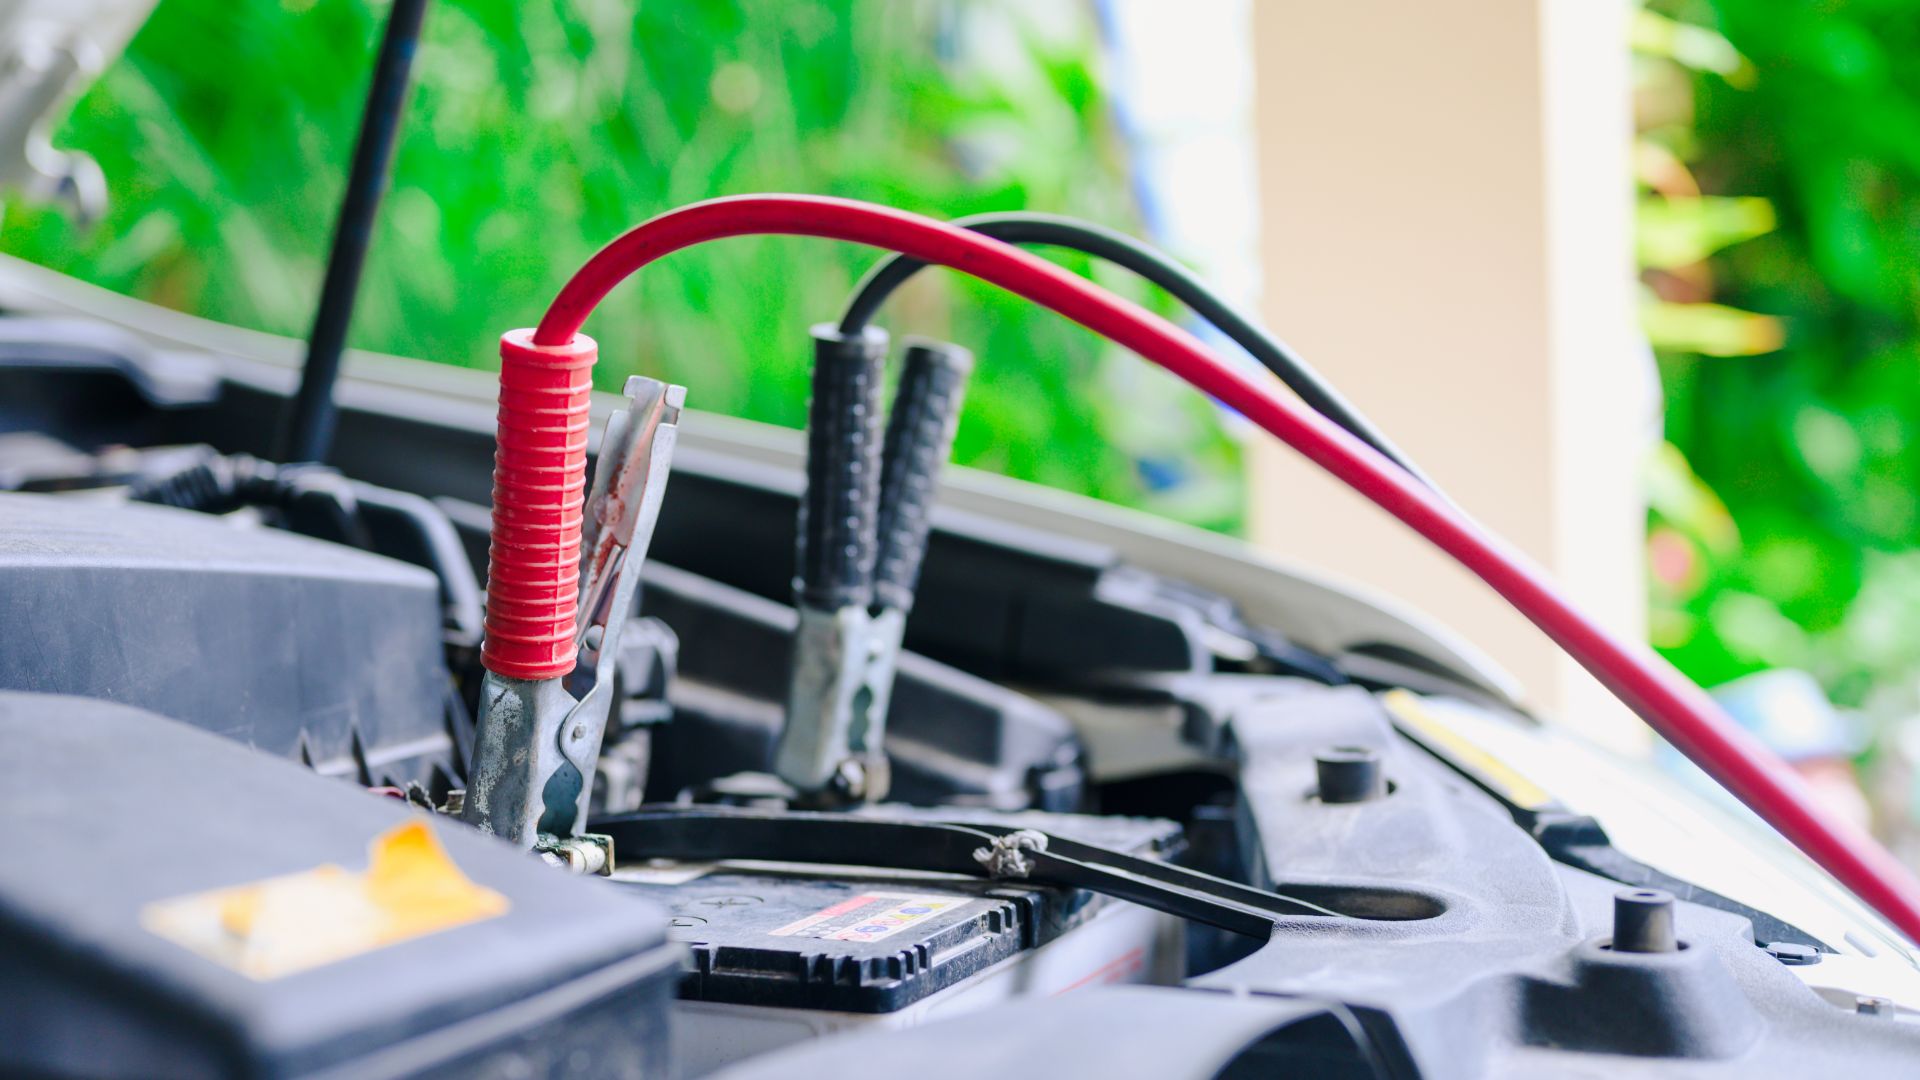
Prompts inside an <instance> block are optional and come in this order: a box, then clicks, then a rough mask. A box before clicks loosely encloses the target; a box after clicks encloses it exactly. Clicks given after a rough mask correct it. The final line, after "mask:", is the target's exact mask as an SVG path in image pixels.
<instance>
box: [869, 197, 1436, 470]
mask: <svg viewBox="0 0 1920 1080" xmlns="http://www.w3.org/2000/svg"><path fill="white" fill-rule="evenodd" d="M951 224H954V225H958V226H960V227H962V228H966V229H971V230H973V231H974V232H977V233H979V234H980V235H982V236H991V237H993V238H994V239H995V240H1002V241H1005V242H1006V243H1009V244H1022V245H1027V246H1033V245H1040V246H1044V247H1057V248H1066V249H1067V250H1069V251H1078V252H1080V253H1082V254H1084V255H1091V256H1093V257H1094V258H1096V259H1100V260H1102V261H1104V262H1109V263H1112V264H1113V265H1115V266H1118V267H1120V268H1122V269H1124V270H1130V271H1132V272H1133V273H1135V274H1138V275H1139V276H1140V277H1141V278H1142V279H1144V280H1146V281H1147V282H1148V283H1149V284H1152V285H1155V286H1158V287H1159V288H1160V289H1162V290H1164V291H1165V292H1166V293H1167V295H1169V296H1171V297H1173V298H1174V299H1175V300H1178V301H1180V302H1181V303H1182V304H1185V305H1186V306H1187V307H1188V308H1189V309H1190V310H1192V312H1193V313H1194V314H1195V315H1198V316H1199V317H1200V318H1202V319H1204V320H1205V321H1206V322H1208V323H1209V324H1211V325H1212V326H1213V328H1214V329H1216V330H1218V331H1220V333H1222V334H1224V335H1225V336H1226V337H1227V338H1228V340H1230V341H1232V342H1233V343H1234V344H1235V345H1238V346H1240V347H1241V348H1242V349H1245V350H1246V352H1247V355H1249V356H1251V357H1253V358H1254V360H1256V361H1258V362H1259V364H1260V366H1261V367H1264V368H1266V369H1267V370H1268V371H1271V372H1273V373H1274V375H1275V376H1277V377H1278V378H1279V379H1280V381H1281V382H1283V383H1286V384H1287V388H1288V389H1289V390H1292V391H1293V392H1294V393H1295V394H1298V395H1299V396H1300V400H1302V401H1304V402H1306V403H1307V406H1308V407H1309V408H1311V409H1312V410H1313V411H1314V412H1317V413H1319V414H1320V415H1321V416H1324V417H1326V418H1327V419H1329V420H1331V421H1333V422H1334V423H1336V424H1339V425H1340V426H1341V427H1343V428H1346V429H1347V430H1348V431H1349V432H1351V433H1352V434H1353V435H1354V437H1355V438H1358V439H1359V440H1360V441H1361V442H1364V443H1366V444H1367V445H1368V446H1371V447H1373V448H1374V449H1375V450H1378V451H1379V452H1380V453H1381V454H1383V455H1384V456H1385V457H1386V458H1387V460H1389V461H1391V462H1393V463H1394V464H1395V465H1398V466H1400V467H1401V468H1403V469H1405V470H1407V471H1408V472H1410V473H1412V474H1413V475H1414V476H1415V477H1417V478H1418V479H1419V480H1420V482H1421V483H1423V484H1425V485H1427V486H1428V487H1430V488H1433V489H1434V490H1436V491H1438V490H1439V486H1438V485H1436V484H1435V483H1434V482H1433V479H1432V478H1431V477H1429V476H1428V475H1427V474H1426V473H1425V472H1423V471H1421V470H1420V469H1419V468H1418V467H1417V466H1415V465H1414V464H1413V462H1411V461H1409V460H1408V459H1407V455H1406V454H1405V453H1403V452H1402V451H1401V450H1400V448H1399V447H1396V446H1394V445H1393V443H1392V442H1391V441H1390V440H1389V439H1388V438H1387V437H1386V435H1384V434H1382V433H1381V431H1380V429H1379V428H1376V427H1374V426H1373V423H1372V421H1370V420H1368V419H1367V418H1366V416H1365V414H1363V413H1361V412H1360V410H1359V409H1356V408H1355V407H1354V406H1353V404H1352V403H1351V402H1349V401H1347V399H1346V398H1344V397H1342V396H1341V395H1340V392H1339V391H1338V390H1335V389H1334V388H1333V385H1332V384H1331V383H1329V382H1327V380H1326V378H1325V377H1324V376H1322V375H1321V374H1320V373H1319V372H1318V371H1316V370H1314V368H1313V365H1311V364H1309V363H1307V362H1306V361H1305V360H1303V359H1301V358H1300V356H1299V354H1297V353H1295V352H1294V351H1293V350H1292V349H1291V348H1288V347H1287V344H1286V342H1284V341H1281V340H1280V339H1279V338H1277V337H1275V336H1274V335H1273V334H1272V333H1271V332H1270V331H1268V330H1267V329H1266V328H1264V327H1262V326H1261V325H1260V324H1259V323H1257V322H1255V321H1253V320H1252V319H1250V318H1248V317H1247V316H1246V315H1245V314H1243V313H1242V312H1241V311H1240V310H1239V309H1237V308H1235V307H1234V306H1233V305H1232V304H1229V303H1227V302H1226V301H1225V300H1223V299H1221V297H1220V295H1219V294H1218V293H1216V292H1214V291H1213V289H1212V287H1210V286H1209V285H1208V284H1207V283H1206V282H1205V281H1202V280H1201V279H1200V277H1199V276H1198V275H1196V274H1195V273H1194V272H1193V271H1191V270H1189V269H1187V268H1186V267H1185V266H1182V265H1180V263H1179V261H1178V260H1176V259H1174V258H1173V257H1172V256H1170V255H1168V254H1167V253H1165V252H1163V251H1158V250H1156V249H1154V248H1153V247H1152V246H1150V245H1148V244H1146V243H1143V242H1141V241H1139V240H1136V239H1134V238H1133V237H1131V236H1128V235H1126V234H1125V233H1120V232H1115V231H1114V230H1112V229H1108V228H1105V227H1103V226H1099V225H1095V224H1093V223H1092V222H1090V221H1077V220H1075V219H1073V218H1068V217H1060V216H1058V215H1054V214H1034V213H1027V212H1025V211H1015V212H1008V213H997V214H976V215H974V216H973V217H964V218H955V219H954V220H953V221H952V222H951ZM926 265H927V264H926V263H924V262H922V261H921V260H919V259H915V258H912V257H910V256H906V255H895V256H893V257H891V258H887V259H882V260H881V261H880V263H879V264H878V265H876V266H875V267H874V268H873V269H872V270H870V271H868V272H867V276H866V277H864V278H862V279H861V280H860V284H859V285H858V286H856V287H855V288H854V292H853V298H852V299H851V300H849V301H848V302H847V310H846V313H845V314H843V315H841V317H840V332H841V333H842V334H848V335H852V334H858V333H859V332H860V331H861V330H863V329H865V328H866V326H867V324H868V323H870V322H872V321H873V317H874V315H875V314H877V313H878V312H879V310H880V307H881V305H883V304H885V303H886V302H887V297H889V296H891V295H892V294H893V292H894V290H896V289H898V288H899V287H900V286H902V285H904V284H906V282H907V279H909V278H911V277H912V276H913V275H914V274H916V273H919V272H920V270H921V269H922V268H924V267H925V266H926Z"/></svg>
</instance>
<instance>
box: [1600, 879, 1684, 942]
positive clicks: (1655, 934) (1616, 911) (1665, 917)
mask: <svg viewBox="0 0 1920 1080" xmlns="http://www.w3.org/2000/svg"><path fill="white" fill-rule="evenodd" d="M1679 948H1680V939H1679V937H1678V936H1677V935H1676V934H1675V933H1674V928H1673V894H1672V893H1668V892H1662V891H1661V890H1659V889H1623V890H1621V891H1620V892H1617V893H1614V894H1613V951H1614V952H1627V953H1669V952H1676V951H1678V950H1679Z"/></svg>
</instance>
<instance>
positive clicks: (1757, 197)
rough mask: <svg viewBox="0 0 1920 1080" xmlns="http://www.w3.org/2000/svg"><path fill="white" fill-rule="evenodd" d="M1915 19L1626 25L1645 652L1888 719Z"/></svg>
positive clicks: (1900, 703)
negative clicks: (1797, 689)
mask: <svg viewBox="0 0 1920 1080" xmlns="http://www.w3.org/2000/svg"><path fill="white" fill-rule="evenodd" d="M1915 14H1916V12H1915V9H1914V7H1913V5H1912V4H1911V3H1904V2H1894V0H1650V2H1649V3H1648V4H1647V10H1645V11H1643V12H1641V14H1640V16H1639V22H1638V24H1637V26H1636V33H1635V44H1636V49H1637V52H1638V54H1639V59H1638V64H1639V69H1638V79H1637V98H1638V100H1637V111H1638V115H1639V126H1640V131H1641V135H1640V141H1639V145H1638V154H1637V161H1638V167H1639V169H1638V171H1639V175H1640V181H1641V185H1642V187H1641V190H1642V196H1641V199H1642V202H1641V213H1640V225H1641V236H1640V244H1639V248H1640V255H1641V260H1642V268H1643V279H1644V281H1645V282H1646V286H1647V306H1646V326H1647V329H1648V331H1649V335H1650V336H1651V337H1652V338H1653V340H1654V343H1655V345H1656V348H1657V350H1658V355H1659V358H1660V364H1661V371H1662V375H1663V382H1664V384H1665V387H1666V393H1667V437H1668V439H1669V440H1670V441H1671V447H1669V450H1668V452H1667V453H1666V454H1664V455H1662V456H1661V458H1660V461H1659V464H1657V465H1656V467H1655V476H1654V478H1653V481H1652V484H1651V488H1650V490H1651V492H1652V493H1653V500H1652V502H1653V520H1652V529H1651V532H1650V556H1651V557H1650V559H1649V564H1650V567H1651V570H1652V576H1653V595H1654V601H1655V604H1654V609H1655V610H1654V614H1655V623H1654V630H1655V638H1656V644H1657V645H1658V646H1659V647H1660V648H1661V649H1662V650H1663V651H1665V652H1666V653H1667V655H1669V656H1670V657H1672V658H1673V659H1674V660H1675V661H1676V662H1678V663H1679V664H1680V665H1681V667H1682V668H1684V669H1685V670H1686V671H1687V672H1688V673H1689V674H1690V675H1692V676H1693V677H1695V678H1696V679H1698V680H1700V681H1702V682H1705V683H1708V684H1713V683H1718V682H1721V681H1724V680H1726V679H1729V678H1732V677H1735V676H1738V675H1741V674H1744V673H1746V672H1748V671H1752V670H1756V669H1759V668H1763V667H1775V666H1790V667H1799V668H1803V669H1806V670H1808V671H1811V672H1813V673H1815V674H1816V675H1817V676H1819V677H1820V679H1821V680H1822V682H1823V683H1824V684H1825V685H1826V687H1827V689H1828V691H1829V693H1830V694H1831V695H1832V696H1833V697H1834V698H1835V700H1837V701H1839V702H1841V703H1843V704H1848V705H1866V706H1869V707H1871V708H1872V709H1873V710H1874V711H1876V712H1879V713H1881V714H1882V715H1883V716H1886V717H1889V718H1891V717H1893V716H1898V715H1902V714H1906V713H1910V712H1911V711H1912V709H1913V708H1914V706H1915V704H1916V702H1920V697H1916V686H1920V501H1916V499H1917V498H1920V489H1917V488H1916V483H1915V481H1916V478H1917V477H1920V472H1917V471H1916V467H1917V466H1920V64H1916V63H1915V62H1914V58H1915V57H1916V56H1920V19H1917V18H1915Z"/></svg>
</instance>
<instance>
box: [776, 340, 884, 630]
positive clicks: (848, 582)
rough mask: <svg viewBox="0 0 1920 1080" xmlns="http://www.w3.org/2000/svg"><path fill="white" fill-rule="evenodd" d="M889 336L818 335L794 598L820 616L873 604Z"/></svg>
mask: <svg viewBox="0 0 1920 1080" xmlns="http://www.w3.org/2000/svg"><path fill="white" fill-rule="evenodd" d="M886 361H887V335H886V333H885V332H884V331H882V330H878V329H875V328H871V327H869V328H867V329H865V330H863V331H861V332H860V333H857V334H850V335H849V334H842V333H841V332H840V331H839V330H838V329H836V328H835V327H834V326H833V324H831V323H822V324H821V325H819V326H816V327H814V328H813V400H812V401H811V402H810V403H809V405H808V407H807V490H806V493H805V494H804V495H803V496H802V497H801V499H800V528H799V549H798V552H797V558H796V560H795V564H794V565H795V566H796V568H797V572H796V576H795V578H794V583H793V588H794V594H795V596H796V597H797V598H798V599H799V601H800V603H801V605H802V606H805V607H810V608H814V609H816V610H822V611H834V610H838V609H840V608H843V607H850V606H857V607H862V608H864V607H867V606H868V605H870V604H871V603H872V602H873V563H874V549H875V546H876V545H875V532H874V530H875V522H876V519H877V518H878V515H879V501H880V438H879V426H880V423H879V416H880V382H881V378H882V376H883V374H884V371H885V368H886Z"/></svg>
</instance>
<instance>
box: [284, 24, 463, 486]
mask: <svg viewBox="0 0 1920 1080" xmlns="http://www.w3.org/2000/svg"><path fill="white" fill-rule="evenodd" d="M426 7H427V3H426V0H393V7H392V8H391V9H390V10H389V11H388V13H387V28H386V33H385V35H384V36H383V37H382V38H381V41H380V54H379V57H378V58H377V59H376V60H375V62H374V69H373V84H372V85H371V86H370V87H369V88H368V90H367V107H366V110H365V112H364V113H363V114H362V115H361V118H360V137H359V140H358V141H357V142H356V143H355V144H354V148H353V165H352V167H351V168H350V169H349V170H348V172H347V190H346V194H345V196H344V197H343V198H342V199H341V202H340V216H339V218H338V219H337V220H336V221H335V223H334V229H333V251H332V253H331V254H330V255H328V257H327V276H326V280H325V281H324V282H323V283H322V284H321V286H320V306H319V308H318V309H317V310H316V311H315V312H314V316H313V332H312V333H311V334H310V335H309V336H308V338H307V362H306V365H305V366H304V367H303V368H302V369H301V371H300V388H299V390H298V391H297V392H296V393H295V394H294V398H293V403H292V404H291V405H290V406H288V410H287V423H286V426H285V428H284V429H283V430H282V433H281V439H280V447H279V450H280V455H279V456H280V460H281V461H325V460H326V459H327V455H328V454H329V453H330V452H331V451H332V449H333V433H334V426H335V424H336V422H337V421H338V418H339V416H338V410H337V409H336V408H335V406H334V402H333V384H334V381H335V379H336V378H338V376H339V374H340V355H341V353H342V352H344V351H345V349H346V345H347V327H348V325H349V324H350V323H351V322H352V321H353V304H354V300H355V298H356V297H357V296H358V294H359V291H360V271H361V269H362V268H363V267H364V266H365V264H366V260H367V244H368V242H369V240H371V238H372V235H373V220H374V215H375V214H376V213H377V212H378V211H379V209H380V197H381V196H382V195H383V194H385V193H386V189H387V171H388V166H389V165H390V164H391V162H392V160H393V144H394V137H395V135H396V134H397V133H398V132H399V129H400V115H401V111H402V109H403V107H404V106H405V104H406V96H407V76H408V73H409V72H410V71H411V70H412V68H413V54H414V50H415V46H416V45H417V44H418V43H419V40H420V23H421V20H422V17H423V16H424V15H425V12H426Z"/></svg>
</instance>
